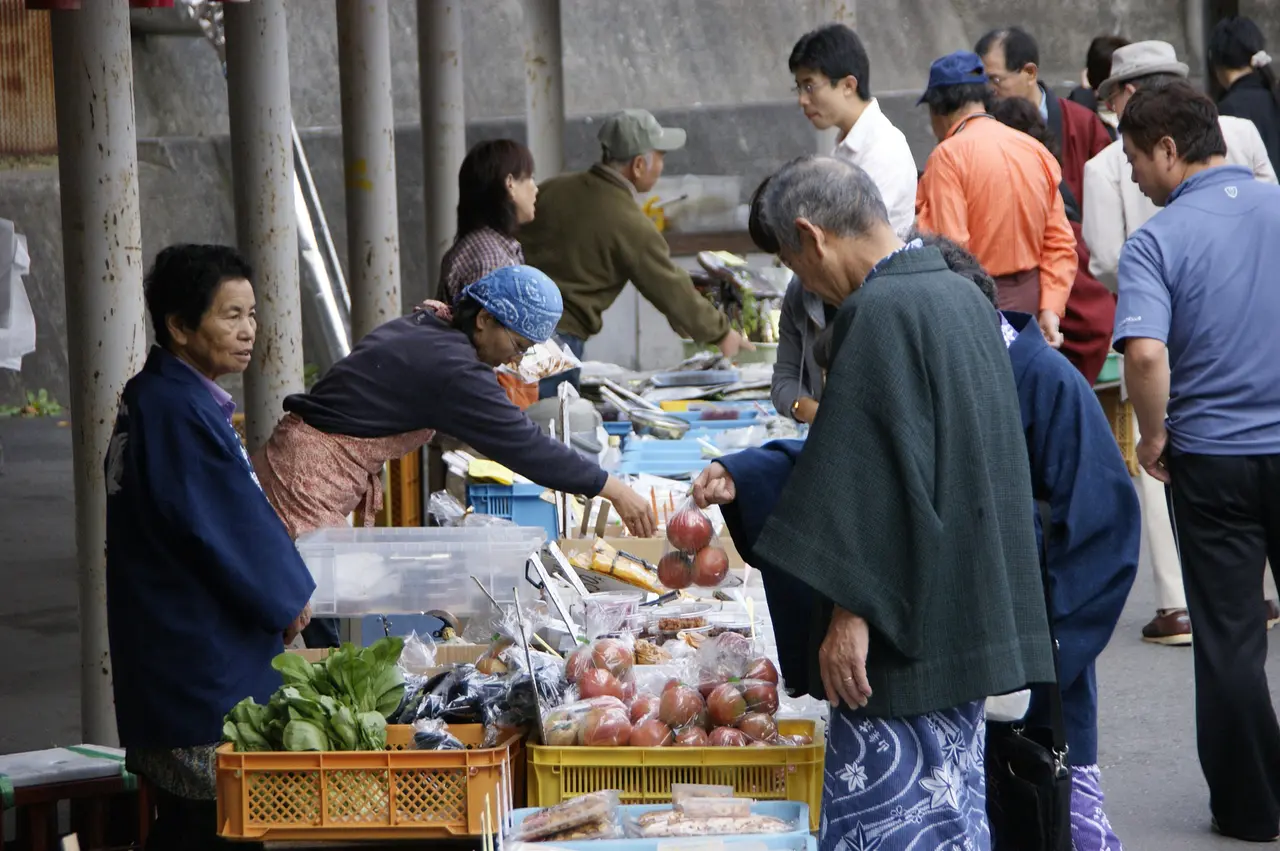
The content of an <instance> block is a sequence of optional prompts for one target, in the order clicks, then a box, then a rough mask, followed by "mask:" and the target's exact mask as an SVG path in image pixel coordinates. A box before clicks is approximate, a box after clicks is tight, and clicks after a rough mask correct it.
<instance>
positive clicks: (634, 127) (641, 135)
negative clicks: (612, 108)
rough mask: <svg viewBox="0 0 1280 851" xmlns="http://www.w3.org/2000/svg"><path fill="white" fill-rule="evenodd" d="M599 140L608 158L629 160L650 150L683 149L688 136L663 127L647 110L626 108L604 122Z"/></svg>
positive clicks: (675, 129)
mask: <svg viewBox="0 0 1280 851" xmlns="http://www.w3.org/2000/svg"><path fill="white" fill-rule="evenodd" d="M596 138H598V139H599V140H600V145H601V147H603V148H604V151H605V154H606V155H607V156H608V157H609V159H611V160H629V159H632V158H633V157H639V156H643V155H644V154H647V153H649V152H650V151H674V150H677V149H679V148H683V147H684V142H685V138H686V136H685V132H684V131H683V130H681V129H679V128H677V127H663V126H662V125H661V124H659V123H658V119H656V118H654V117H653V113H651V112H649V111H648V110H647V109H624V110H622V111H621V112H615V113H614V114H613V115H610V116H609V117H608V118H606V119H605V120H604V123H603V124H601V125H600V132H599V133H598V134H597V135H596Z"/></svg>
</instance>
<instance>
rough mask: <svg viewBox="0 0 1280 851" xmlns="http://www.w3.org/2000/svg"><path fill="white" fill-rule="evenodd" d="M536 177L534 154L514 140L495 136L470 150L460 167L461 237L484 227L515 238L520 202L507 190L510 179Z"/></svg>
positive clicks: (459, 221)
mask: <svg viewBox="0 0 1280 851" xmlns="http://www.w3.org/2000/svg"><path fill="white" fill-rule="evenodd" d="M508 177H513V178H515V179H516V180H524V179H525V178H529V177H533V154H532V153H530V151H529V149H528V148H526V147H525V146H524V145H522V144H520V143H519V142H515V141H512V140H511V139H491V140H489V141H487V142H481V143H479V144H478V145H476V146H475V147H474V148H472V149H471V150H470V151H468V152H467V156H466V158H465V159H463V160H462V167H461V168H459V169H458V226H457V236H456V237H455V239H460V238H462V237H464V236H466V235H467V234H469V233H471V232H472V231H476V230H479V229H480V228H483V227H488V228H493V229H494V230H496V231H497V232H498V233H500V234H503V235H504V236H510V237H514V236H515V235H516V229H517V228H518V227H519V223H518V221H517V217H516V205H515V202H514V201H512V200H511V193H510V192H508V191H507V178H508Z"/></svg>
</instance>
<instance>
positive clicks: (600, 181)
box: [520, 109, 751, 357]
mask: <svg viewBox="0 0 1280 851" xmlns="http://www.w3.org/2000/svg"><path fill="white" fill-rule="evenodd" d="M599 139H600V146H601V149H602V150H603V158H602V160H601V162H598V163H596V164H595V165H593V166H591V168H590V169H588V170H587V171H584V172H578V173H575V174H565V175H561V176H559V177H553V178H551V179H550V180H548V181H547V182H546V183H543V184H542V185H541V186H539V187H538V209H537V216H536V217H535V218H534V220H533V221H532V222H530V223H529V224H527V225H525V226H524V227H523V228H522V229H521V231H520V244H521V246H522V247H523V248H524V258H525V262H526V263H528V264H529V265H530V266H534V267H536V268H538V269H541V270H542V271H543V272H545V273H546V274H547V275H548V276H549V277H550V278H551V280H553V281H555V282H556V284H557V285H559V287H560V294H561V296H562V297H563V299H564V315H563V316H562V318H561V319H560V326H559V328H558V332H559V336H560V338H561V340H562V341H563V342H565V343H567V344H568V346H569V348H571V349H572V350H573V351H574V354H576V355H578V356H579V357H581V356H582V347H583V344H584V343H585V342H586V340H587V338H589V337H592V336H594V335H596V334H598V333H600V328H601V325H602V319H601V317H602V315H603V314H604V312H605V311H606V310H607V309H608V308H609V305H611V304H613V302H614V299H616V298H617V297H618V294H619V293H621V292H622V288H623V287H625V286H626V285H627V282H628V281H630V282H631V283H633V284H635V286H636V289H637V290H639V291H640V294H641V295H643V296H644V297H645V298H646V299H648V300H649V302H650V303H651V304H653V306H654V307H656V308H658V310H660V311H661V312H662V314H663V315H664V316H666V317H667V321H668V322H670V323H671V327H672V329H673V330H674V331H675V332H676V333H677V334H681V335H683V336H687V337H692V338H693V339H694V340H695V341H697V342H699V343H715V344H716V345H717V346H719V347H720V351H721V352H723V353H724V355H725V356H726V357H733V356H734V355H736V354H737V353H738V350H739V349H741V348H751V344H750V343H747V342H746V341H745V339H744V338H743V337H742V336H741V335H740V334H739V333H738V332H737V331H734V330H732V329H731V328H730V327H729V321H728V319H727V318H726V317H725V316H724V314H722V313H721V312H720V311H718V310H717V309H716V308H715V307H714V306H713V305H712V304H711V302H709V301H708V300H707V299H705V298H703V297H702V296H701V295H699V294H698V292H697V290H695V289H694V288H693V281H692V280H691V279H690V277H689V273H688V272H686V271H684V270H683V269H681V268H680V267H678V266H676V264H675V263H673V262H672V261H671V252H670V250H669V249H668V248H667V241H666V240H665V239H663V237H662V234H661V233H659V232H658V229H657V227H656V226H655V225H654V223H653V222H652V221H651V220H650V219H649V217H648V216H646V215H645V214H644V212H643V211H642V210H641V209H640V204H639V198H638V193H644V192H648V191H649V190H651V189H652V188H653V186H654V184H655V183H657V182H658V178H659V177H661V176H662V167H663V157H664V155H665V154H666V152H667V151H674V150H677V149H679V148H682V147H684V142H685V132H684V131H683V130H679V129H676V128H674V127H668V128H664V127H662V126H661V125H660V124H659V123H658V120H657V119H656V118H654V117H653V116H652V115H651V114H650V113H648V112H646V111H645V110H643V109H627V110H623V111H622V112H619V113H616V114H614V115H611V116H609V118H607V119H605V121H604V124H603V125H602V126H601V127H600V133H599Z"/></svg>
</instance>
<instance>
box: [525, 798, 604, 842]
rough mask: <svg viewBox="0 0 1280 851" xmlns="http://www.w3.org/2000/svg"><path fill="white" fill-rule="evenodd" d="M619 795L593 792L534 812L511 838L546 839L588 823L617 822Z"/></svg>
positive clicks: (527, 840)
mask: <svg viewBox="0 0 1280 851" xmlns="http://www.w3.org/2000/svg"><path fill="white" fill-rule="evenodd" d="M619 795H620V793H619V792H617V791H612V790H610V791H604V792H593V793H591V794H590V795H582V796H580V797H577V798H571V799H570V800H568V801H564V802H562V803H559V804H556V805H555V806H554V807H548V808H547V809H545V810H541V811H539V812H536V813H533V814H532V815H530V816H529V817H528V818H526V819H525V820H524V821H523V822H521V823H520V825H519V827H517V828H516V830H515V831H514V832H513V834H512V836H511V837H510V839H512V840H513V841H515V842H529V841H535V840H545V839H548V838H550V837H552V836H555V835H556V834H562V833H564V832H566V831H570V830H573V829H574V828H580V827H583V826H584V825H594V824H598V823H600V822H607V823H611V824H616V823H617V814H618V801H619ZM561 838H562V839H563V838H564V837H561Z"/></svg>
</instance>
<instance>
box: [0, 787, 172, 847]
mask: <svg viewBox="0 0 1280 851" xmlns="http://www.w3.org/2000/svg"><path fill="white" fill-rule="evenodd" d="M135 780H136V783H137V785H136V786H135ZM59 801H68V802H70V805H71V830H72V831H73V832H74V833H75V834H76V835H77V841H78V843H79V847H80V848H83V849H84V851H102V849H106V848H123V847H129V846H135V845H136V846H137V847H139V848H141V847H142V846H143V845H144V844H145V843H146V841H147V833H148V832H149V831H150V828H151V822H152V820H153V811H152V804H151V794H150V791H149V790H148V789H147V788H146V785H145V783H143V782H142V781H141V780H137V779H136V778H133V777H129V778H127V779H126V778H125V777H122V776H116V777H103V778H99V779H96V780H77V781H73V782H70V783H50V784H48V785H45V786H24V787H20V788H17V789H14V790H13V809H14V812H15V814H16V815H17V827H18V847H19V848H22V849H25V851H54V849H57V848H58V847H59V839H58V802H59ZM125 813H127V814H128V815H124V814H125ZM113 815H114V816H116V818H115V819H112V816H113ZM113 822H114V823H113ZM112 828H115V830H112ZM0 851H4V836H3V834H2V833H0Z"/></svg>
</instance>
